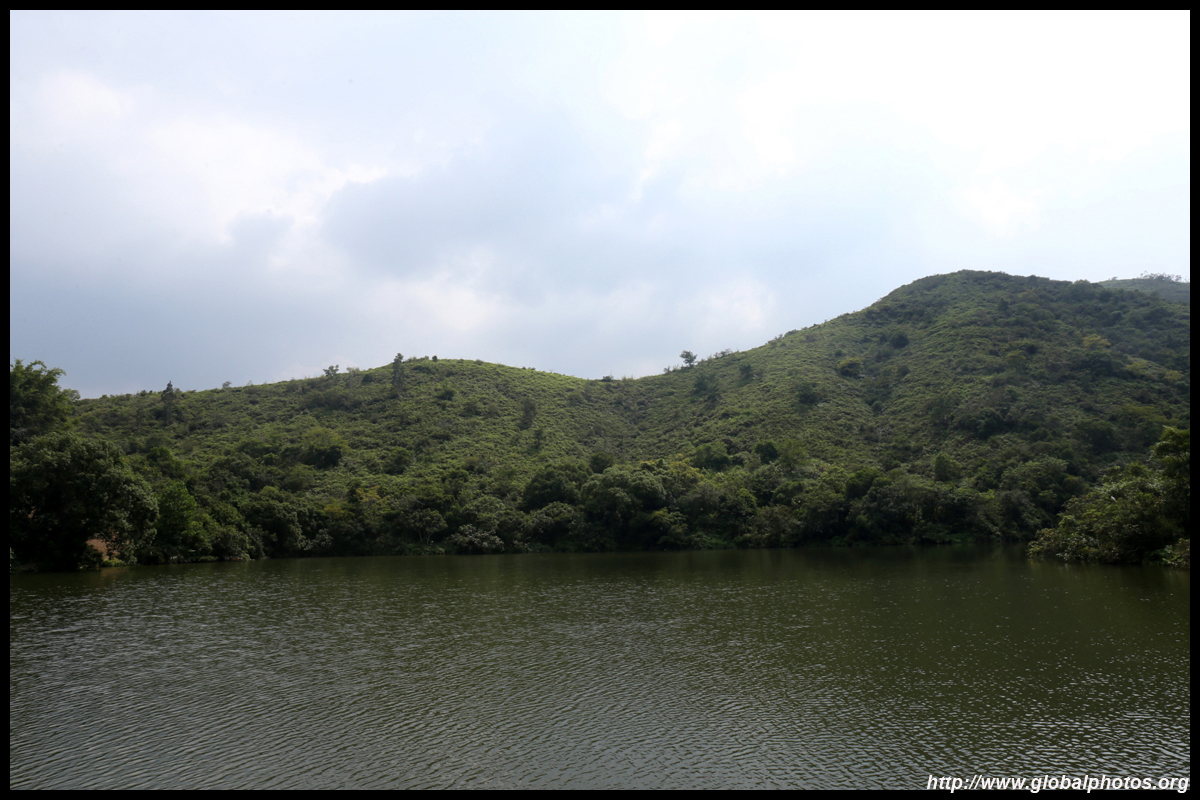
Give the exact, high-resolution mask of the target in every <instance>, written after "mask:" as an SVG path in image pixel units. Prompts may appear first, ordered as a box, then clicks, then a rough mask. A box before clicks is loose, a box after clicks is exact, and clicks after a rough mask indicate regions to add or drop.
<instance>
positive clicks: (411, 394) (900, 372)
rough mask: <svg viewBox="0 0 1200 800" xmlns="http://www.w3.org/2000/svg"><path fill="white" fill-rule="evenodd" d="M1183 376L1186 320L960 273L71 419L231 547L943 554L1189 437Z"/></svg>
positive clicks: (1118, 301) (1068, 286) (1076, 289)
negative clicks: (909, 550)
mask: <svg viewBox="0 0 1200 800" xmlns="http://www.w3.org/2000/svg"><path fill="white" fill-rule="evenodd" d="M394 378H395V379H394ZM396 380H398V381H399V383H396ZM1189 386H1190V309H1189V308H1188V307H1187V306H1185V305H1179V304H1177V303H1169V302H1166V301H1164V300H1163V299H1161V298H1159V297H1157V296H1154V295H1150V294H1145V293H1140V292H1128V291H1113V290H1110V289H1107V288H1104V287H1101V286H1098V285H1095V284H1089V283H1086V282H1079V283H1065V282H1056V281H1050V280H1047V279H1044V278H1036V277H1029V278H1025V277H1014V276H1009V275H1004V274H995V273H977V272H960V273H955V274H952V275H944V276H936V277H931V278H926V279H922V280H919V281H916V282H915V283H912V284H910V285H908V286H905V287H902V288H900V289H897V290H896V291H894V292H892V293H891V294H889V295H888V296H887V297H885V298H883V299H882V300H880V301H878V302H877V303H875V304H874V305H872V306H871V307H869V308H867V309H864V310H863V311H860V312H856V313H853V314H847V315H844V316H842V317H840V318H838V319H835V320H832V321H830V322H828V323H825V324H823V325H818V326H813V327H811V328H807V329H804V330H799V331H791V332H789V333H788V334H786V335H783V336H780V337H777V338H776V339H774V340H772V341H771V342H769V343H768V344H766V345H763V346H762V347H758V348H755V349H753V350H748V351H744V352H738V353H731V352H726V353H723V354H716V355H714V356H711V357H709V358H707V359H703V360H700V361H699V362H698V363H696V364H695V365H694V366H691V367H682V368H672V369H671V370H669V371H667V372H665V373H664V374H662V375H658V376H652V377H647V378H641V379H636V380H607V379H605V380H598V381H597V380H584V379H579V378H573V377H569V376H564V375H556V374H549V373H542V372H537V371H535V370H529V369H518V368H513V367H505V366H501V365H497V364H488V363H483V362H478V361H458V360H455V361H451V360H440V361H439V360H436V359H410V360H408V361H405V362H403V363H402V365H400V368H399V372H398V375H395V376H394V372H393V367H391V366H388V367H380V368H378V369H372V370H364V371H360V372H354V373H351V374H339V375H332V376H327V377H323V378H316V379H306V380H298V381H289V382H285V383H279V384H272V385H264V386H250V387H242V388H229V389H224V390H213V391H208V392H188V393H178V392H171V393H166V392H159V393H149V392H144V393H140V394H139V395H133V396H123V397H106V398H101V399H99V400H88V401H82V402H81V403H80V419H79V424H80V427H81V429H82V431H84V432H85V433H87V434H89V435H93V436H97V437H103V438H106V439H109V440H111V441H114V442H116V443H118V444H120V445H121V446H122V447H123V448H124V449H125V450H126V451H127V452H128V453H130V454H132V457H133V459H134V460H135V462H136V463H138V464H139V465H140V467H141V469H142V470H143V472H144V474H146V475H147V476H148V477H149V478H150V479H151V480H152V482H154V483H155V484H156V485H157V486H158V487H159V489H160V490H163V489H164V487H165V486H166V485H167V484H168V482H169V481H171V480H180V481H182V482H183V483H184V484H185V485H186V486H187V489H188V491H189V492H190V493H191V494H192V495H194V496H195V498H196V499H197V501H198V502H199V504H200V506H199V507H200V511H199V512H198V514H199V517H198V520H199V521H198V522H197V523H196V524H197V525H200V526H201V527H202V528H203V529H204V530H205V531H206V533H205V537H206V541H209V542H210V543H212V546H211V548H210V549H211V551H212V552H213V553H215V554H216V555H221V556H226V557H230V556H237V555H239V554H244V553H248V554H251V555H257V554H262V553H293V552H302V551H307V552H329V553H382V552H412V551H424V550H437V549H458V550H479V551H496V550H501V549H507V550H521V549H531V548H533V549H536V548H538V547H555V548H567V549H571V548H595V547H601V548H604V547H668V546H685V547H695V546H723V545H729V544H731V543H734V542H740V543H742V544H768V545H769V544H793V543H800V542H805V541H908V540H914V539H915V540H928V541H940V540H945V539H946V538H954V537H957V536H975V537H978V536H996V535H1012V536H1027V535H1029V534H1031V533H1032V532H1033V530H1036V528H1037V527H1039V526H1041V525H1044V524H1047V523H1048V522H1049V521H1051V520H1052V519H1053V516H1054V514H1056V513H1057V512H1058V510H1059V509H1060V508H1061V507H1062V504H1063V503H1064V502H1065V501H1066V499H1068V498H1069V497H1070V496H1072V495H1074V494H1078V493H1079V492H1081V491H1082V490H1083V489H1084V488H1085V487H1086V486H1087V485H1088V484H1089V483H1090V482H1092V481H1094V480H1096V479H1097V477H1098V476H1099V475H1100V474H1101V472H1102V471H1103V470H1104V469H1105V468H1106V467H1109V466H1111V465H1113V464H1116V463H1121V462H1124V461H1128V460H1130V459H1134V458H1140V457H1142V456H1143V455H1144V453H1145V451H1146V449H1147V448H1148V447H1149V445H1150V444H1152V443H1153V442H1154V441H1155V440H1156V439H1157V437H1158V434H1159V432H1160V430H1161V428H1162V426H1163V425H1164V424H1171V425H1176V426H1183V427H1186V426H1187V425H1189V424H1190V401H1189ZM641 462H650V463H645V464H642V463H641ZM285 530H286V533H282V532H281V531H285ZM222 543H223V544H222ZM202 550H203V547H200V549H198V550H194V552H190V554H189V553H184V554H182V555H181V556H180V557H194V556H198V555H203V554H204V553H202V552H201V551H202Z"/></svg>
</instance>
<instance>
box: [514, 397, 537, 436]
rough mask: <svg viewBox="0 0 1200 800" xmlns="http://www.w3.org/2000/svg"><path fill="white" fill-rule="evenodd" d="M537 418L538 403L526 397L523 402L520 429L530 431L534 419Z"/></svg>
mask: <svg viewBox="0 0 1200 800" xmlns="http://www.w3.org/2000/svg"><path fill="white" fill-rule="evenodd" d="M535 416H537V403H535V402H533V401H532V400H530V399H529V398H528V397H526V398H525V399H524V400H522V401H521V422H520V424H519V426H518V427H520V428H521V430H523V431H524V430H529V428H530V427H532V425H533V418H534V417H535Z"/></svg>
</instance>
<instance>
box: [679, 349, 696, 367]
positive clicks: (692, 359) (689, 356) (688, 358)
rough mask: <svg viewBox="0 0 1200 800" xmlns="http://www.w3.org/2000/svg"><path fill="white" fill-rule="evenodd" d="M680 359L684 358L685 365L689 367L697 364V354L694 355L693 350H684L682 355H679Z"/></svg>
mask: <svg viewBox="0 0 1200 800" xmlns="http://www.w3.org/2000/svg"><path fill="white" fill-rule="evenodd" d="M679 357H680V358H682V359H683V363H684V364H686V365H687V366H689V367H690V366H692V365H694V364H695V363H696V354H695V353H693V352H692V351H691V350H684V351H683V352H682V353H680V354H679Z"/></svg>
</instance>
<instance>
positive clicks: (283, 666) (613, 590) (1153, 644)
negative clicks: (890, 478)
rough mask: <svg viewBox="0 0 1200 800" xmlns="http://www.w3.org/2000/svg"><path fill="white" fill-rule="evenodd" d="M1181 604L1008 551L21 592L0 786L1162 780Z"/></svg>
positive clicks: (387, 571)
mask: <svg viewBox="0 0 1200 800" xmlns="http://www.w3.org/2000/svg"><path fill="white" fill-rule="evenodd" d="M1190 593H1191V576H1190V573H1189V572H1186V571H1172V570H1166V569H1159V568H1135V567H1110V566H1079V565H1063V564H1059V563H1053V562H1030V561H1028V560H1026V559H1025V558H1024V557H1023V556H1022V555H1021V553H1020V551H1019V550H1018V549H1016V548H1012V547H963V548H958V547H953V548H952V547H945V548H929V549H909V548H874V549H803V550H767V551H762V550H756V551H717V552H685V553H616V554H581V555H563V554H538V555H504V556H480V557H466V556H459V557H421V558H416V557H410V558H343V559H300V560H276V561H259V562H249V563H229V564H192V565H182V566H173V567H142V568H122V569H109V570H104V571H101V572H90V573H76V574H45V575H19V576H13V577H12V578H11V580H10V588H9V786H10V788H66V787H78V788H117V787H121V788H130V787H146V788H149V787H156V788H185V787H187V788H232V787H245V788H341V787H357V788H433V787H453V788H460V787H461V788H466V787H478V788H510V787H531V788H610V787H611V788H634V787H637V788H733V787H757V788H769V787H788V788H826V787H838V788H860V787H891V788H924V787H925V786H926V785H927V781H928V779H929V777H930V776H931V775H932V776H935V777H960V778H965V779H967V780H968V781H969V780H970V779H971V776H972V775H975V774H983V775H990V776H1009V775H1012V776H1026V777H1030V778H1032V777H1036V776H1043V775H1052V776H1057V775H1067V776H1071V777H1082V776H1083V775H1085V774H1086V775H1089V776H1091V775H1099V774H1106V775H1108V776H1131V775H1132V776H1140V777H1147V778H1153V779H1154V780H1157V779H1158V778H1160V777H1165V776H1176V777H1180V776H1189V775H1190V773H1191V655H1190V652H1191V650H1190V643H1191V605H1190Z"/></svg>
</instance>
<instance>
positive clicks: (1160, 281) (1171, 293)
mask: <svg viewBox="0 0 1200 800" xmlns="http://www.w3.org/2000/svg"><path fill="white" fill-rule="evenodd" d="M1099 285H1100V286H1103V287H1104V288H1106V289H1125V290H1127V291H1134V292H1148V293H1150V294H1156V295H1158V296H1159V297H1161V298H1163V299H1165V300H1171V301H1174V302H1176V303H1183V304H1184V305H1190V304H1191V302H1192V284H1190V283H1184V282H1183V281H1180V280H1179V279H1178V276H1171V275H1154V276H1149V277H1142V278H1127V279H1124V280H1119V279H1117V278H1114V279H1112V280H1111V281H1100V284H1099Z"/></svg>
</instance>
